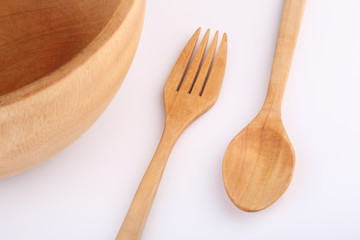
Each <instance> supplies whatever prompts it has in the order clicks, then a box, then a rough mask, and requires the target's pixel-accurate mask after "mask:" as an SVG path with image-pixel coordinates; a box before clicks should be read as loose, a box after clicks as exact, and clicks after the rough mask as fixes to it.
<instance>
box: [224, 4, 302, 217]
mask: <svg viewBox="0 0 360 240" xmlns="http://www.w3.org/2000/svg"><path fill="white" fill-rule="evenodd" d="M305 2H306V1H305V0H285V3H284V8H283V13H282V18H281V24H280V30H279V35H278V40H277V44H276V51H275V56H274V61H273V67H272V72H271V77H270V83H269V89H268V92H267V96H266V100H265V103H264V105H263V107H262V109H261V111H260V113H259V114H258V115H257V116H256V117H255V119H254V120H253V121H252V122H251V123H250V124H249V125H248V126H247V127H246V128H245V129H243V130H242V131H241V132H240V133H239V134H238V135H237V136H236V137H235V138H234V139H233V140H232V141H231V143H230V144H229V146H228V148H227V150H226V153H225V156H224V162H223V178H224V184H225V188H226V192H227V194H228V195H229V197H230V199H231V201H232V202H233V203H234V204H235V205H236V206H237V207H238V208H240V209H242V210H244V211H248V212H255V211H259V210H262V209H264V208H266V207H268V206H269V205H271V204H272V203H274V202H275V201H276V200H277V199H278V198H279V197H280V196H281V195H282V194H283V193H284V192H285V190H286V188H287V187H288V185H289V183H290V181H291V178H292V175H293V171H294V165H295V152H294V149H293V147H292V145H291V142H290V140H289V138H288V136H287V134H286V131H285V128H284V126H283V123H282V119H281V102H282V99H283V94H284V90H285V85H286V81H287V78H288V74H289V71H290V66H291V62H292V58H293V54H294V50H295V45H296V39H297V36H298V33H299V29H300V24H301V19H302V15H303V11H304V7H305Z"/></svg>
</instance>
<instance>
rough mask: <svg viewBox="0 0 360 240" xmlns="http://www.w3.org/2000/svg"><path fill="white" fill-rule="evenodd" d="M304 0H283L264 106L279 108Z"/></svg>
mask: <svg viewBox="0 0 360 240" xmlns="http://www.w3.org/2000/svg"><path fill="white" fill-rule="evenodd" d="M305 3H306V0H285V2H284V7H283V12H282V17H281V23H280V30H279V34H278V39H277V43H276V50H275V55H274V60H273V66H272V71H271V76H270V83H269V88H268V92H267V96H266V100H265V104H264V107H265V108H269V110H271V109H273V110H277V111H279V112H280V110H281V102H282V99H283V95H284V91H285V86H286V81H287V78H288V75H289V71H290V67H291V62H292V58H293V55H294V51H295V46H296V40H297V37H298V34H299V29H300V25H301V19H302V15H303V12H304V8H305Z"/></svg>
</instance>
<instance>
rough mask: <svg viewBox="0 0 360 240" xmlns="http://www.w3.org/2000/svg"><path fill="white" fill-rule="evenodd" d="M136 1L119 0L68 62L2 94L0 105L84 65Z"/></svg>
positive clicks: (35, 91)
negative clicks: (103, 24)
mask: <svg viewBox="0 0 360 240" xmlns="http://www.w3.org/2000/svg"><path fill="white" fill-rule="evenodd" d="M136 1H138V0H119V3H118V5H117V7H116V9H115V11H114V12H113V14H112V16H111V17H110V19H109V21H108V22H107V23H106V24H105V26H104V28H103V29H102V30H101V31H100V32H99V33H98V34H97V35H96V36H95V37H94V38H93V39H92V40H91V42H90V43H89V44H88V45H86V46H85V47H84V48H83V49H82V50H81V51H79V52H78V53H76V54H75V55H74V56H73V57H72V58H71V59H70V60H69V61H68V62H66V63H65V64H63V65H61V66H59V67H58V68H57V69H55V70H53V71H51V72H49V73H48V74H46V75H45V76H42V77H40V78H38V79H36V80H35V81H33V82H31V83H29V84H27V85H25V86H23V87H21V88H18V89H15V90H14V91H11V92H8V93H5V94H3V95H0V107H3V106H7V105H11V104H14V103H16V102H18V101H21V100H25V99H26V98H28V97H30V96H32V95H35V94H37V93H39V92H41V91H43V90H45V89H47V88H48V87H50V86H52V85H54V84H56V83H57V82H59V81H61V80H62V79H64V78H65V77H66V76H67V75H69V74H70V73H72V72H73V71H74V70H76V69H78V68H79V67H81V66H82V65H84V64H85V63H86V62H87V61H88V60H89V58H90V57H91V56H93V55H94V54H95V53H96V52H97V51H99V50H100V49H101V47H102V46H103V45H104V44H105V43H106V42H108V41H109V40H110V39H111V37H112V36H113V35H114V34H115V32H117V31H118V29H119V28H120V27H121V26H122V24H123V23H124V22H125V20H126V18H127V16H128V15H129V12H130V11H131V9H132V7H133V6H134V5H135V4H134V3H135V2H136Z"/></svg>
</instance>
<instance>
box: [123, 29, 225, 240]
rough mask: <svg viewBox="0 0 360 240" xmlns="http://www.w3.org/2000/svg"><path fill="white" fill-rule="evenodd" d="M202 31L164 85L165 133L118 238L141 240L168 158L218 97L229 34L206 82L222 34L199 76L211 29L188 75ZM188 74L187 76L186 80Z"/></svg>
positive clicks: (209, 53)
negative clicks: (187, 129)
mask: <svg viewBox="0 0 360 240" xmlns="http://www.w3.org/2000/svg"><path fill="white" fill-rule="evenodd" d="M199 33H200V29H198V30H197V31H196V32H195V33H194V35H193V36H192V38H191V39H190V40H189V42H188V44H187V45H186V47H185V48H184V50H183V52H182V53H181V55H180V57H179V59H178V61H177V62H176V64H175V66H174V68H173V70H172V72H171V74H170V76H169V78H168V80H167V82H166V85H165V87H164V102H165V112H166V114H165V128H164V132H163V136H162V138H161V141H160V144H159V146H158V148H157V150H156V152H155V155H154V157H153V159H152V160H151V162H150V164H149V167H148V169H147V170H146V172H145V175H144V177H143V179H142V181H141V183H140V185H139V187H138V189H137V192H136V194H135V196H134V199H133V201H132V203H131V206H130V208H129V210H128V213H127V215H126V217H125V220H124V222H123V224H122V226H121V229H120V231H119V234H118V236H117V238H116V239H117V240H134V239H140V237H141V234H142V232H143V229H144V226H145V223H146V220H147V217H148V215H149V212H150V209H151V206H152V203H153V201H154V198H155V195H156V191H157V189H158V186H159V183H160V180H161V177H162V174H163V171H164V169H165V165H166V162H167V159H168V157H169V155H170V152H171V150H172V148H173V146H174V144H175V142H176V140H177V139H178V137H179V136H180V135H181V134H182V132H183V131H184V130H185V129H186V128H187V127H188V126H189V125H190V124H191V123H192V122H193V121H194V120H195V119H197V118H198V117H199V116H201V115H202V114H203V113H205V112H206V111H207V110H208V109H209V108H210V107H212V106H213V105H214V104H215V101H216V99H217V98H218V95H219V92H220V88H221V84H222V80H223V77H224V73H225V65H226V57H227V36H226V34H224V36H223V39H222V42H221V44H220V47H219V50H218V53H217V55H216V57H215V60H214V64H213V67H212V69H211V72H210V74H209V77H208V78H207V81H206V77H205V76H207V75H208V73H209V71H210V63H211V62H212V61H213V57H214V51H215V47H216V41H217V37H218V33H216V34H215V37H214V40H213V41H212V43H211V45H210V47H209V50H208V53H207V55H206V57H205V60H204V64H203V65H202V66H201V69H200V73H199V75H198V77H197V78H196V73H197V72H198V70H199V68H200V64H201V61H202V59H203V56H204V53H205V48H206V44H207V41H208V38H209V30H208V31H207V32H206V34H205V36H204V38H203V40H202V41H201V43H200V46H199V48H198V50H197V52H196V53H195V56H194V58H193V61H192V63H191V64H190V66H189V69H188V71H187V73H186V74H185V71H186V68H187V66H188V64H189V61H190V58H191V55H192V53H193V51H194V48H195V45H196V42H197V39H198V37H199ZM184 74H185V77H184V80H183V81H182V79H183V76H184ZM197 85H200V86H197Z"/></svg>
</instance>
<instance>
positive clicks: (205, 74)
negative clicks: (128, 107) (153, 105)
mask: <svg viewBox="0 0 360 240" xmlns="http://www.w3.org/2000/svg"><path fill="white" fill-rule="evenodd" d="M199 34H200V28H199V29H198V30H197V31H196V32H195V33H194V34H193V36H192V37H191V38H190V40H189V42H188V43H187V45H186V46H185V48H184V50H183V51H182V53H181V54H180V56H179V58H178V60H177V62H176V64H175V66H174V68H173V70H172V71H171V73H170V76H169V78H168V80H167V82H166V84H165V88H164V102H165V113H166V124H167V125H170V124H171V125H173V126H177V127H178V128H179V130H182V131H183V130H184V129H185V128H186V127H187V126H188V125H190V124H191V123H192V122H193V121H194V120H195V119H197V118H198V117H199V116H201V115H202V114H203V113H205V112H206V111H207V110H209V109H210V108H211V107H212V106H213V105H214V104H215V102H216V100H217V98H218V96H219V93H220V89H221V84H222V81H223V78H224V73H225V66H226V58H227V35H226V33H224V35H223V38H222V40H221V43H220V47H219V50H218V52H217V54H216V57H215V59H214V56H215V50H216V45H217V39H218V32H216V33H215V36H214V38H213V40H212V42H211V44H210V47H209V49H208V51H207V54H206V57H205V59H204V55H205V49H206V46H207V42H208V39H209V34H210V30H207V31H206V33H205V35H204V37H203V39H202V41H201V43H200V45H199V47H198V49H197V51H196V53H195V55H194V57H193V60H192V62H191V63H190V59H191V57H192V55H193V52H194V49H195V45H196V43H197V40H198V38H199Z"/></svg>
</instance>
